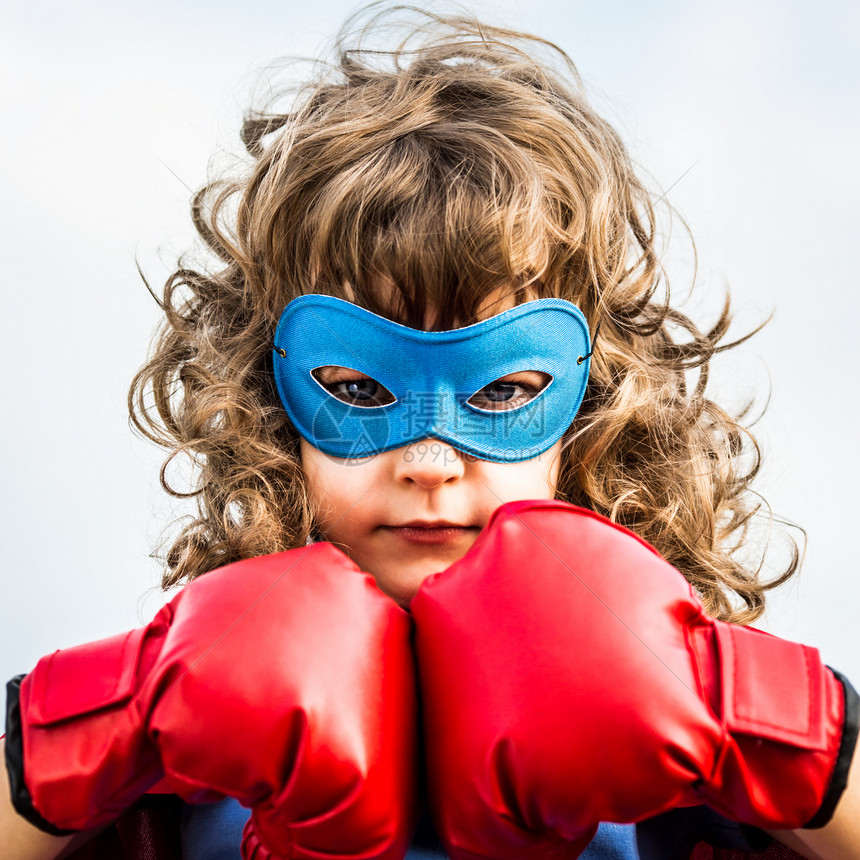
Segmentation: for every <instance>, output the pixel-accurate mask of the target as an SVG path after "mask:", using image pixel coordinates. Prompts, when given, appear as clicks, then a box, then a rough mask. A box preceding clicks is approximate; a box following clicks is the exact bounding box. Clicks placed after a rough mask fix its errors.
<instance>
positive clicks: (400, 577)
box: [375, 562, 447, 609]
mask: <svg viewBox="0 0 860 860" xmlns="http://www.w3.org/2000/svg"><path fill="white" fill-rule="evenodd" d="M446 566H447V565H444V564H443V565H439V564H438V563H437V564H435V565H434V564H430V563H424V564H418V563H414V562H413V563H412V564H411V565H403V566H401V567H400V569H398V570H396V571H393V572H392V573H391V574H390V575H388V576H386V575H385V574H384V573H380V574H378V575H376V574H375V578H376V584H377V585H378V586H379V587H380V588H381V589H382V591H384V592H385V593H386V594H387V595H388V596H389V597H390V598H391V599H392V600H394V601H395V602H396V603H398V604H399V605H400V606H402V607H403V608H404V609H409V604H410V603H411V602H412V598H413V597H415V595H416V594H418V591H419V589H420V588H421V586H422V584H423V583H424V581H425V580H426V579H428V578H429V577H430V576H432V575H433V574H434V573H438V572H439V571H440V570H444V569H445V567H446Z"/></svg>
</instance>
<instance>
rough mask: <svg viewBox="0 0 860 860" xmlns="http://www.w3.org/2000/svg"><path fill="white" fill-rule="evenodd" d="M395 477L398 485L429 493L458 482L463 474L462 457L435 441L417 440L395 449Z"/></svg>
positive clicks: (460, 454)
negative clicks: (401, 482) (404, 483)
mask: <svg viewBox="0 0 860 860" xmlns="http://www.w3.org/2000/svg"><path fill="white" fill-rule="evenodd" d="M397 450H398V451H399V452H400V457H399V458H398V459H397V465H396V472H395V476H396V478H397V480H398V481H404V482H406V483H414V484H419V485H420V486H422V487H424V488H425V489H432V488H433V487H437V486H439V485H440V484H444V483H447V482H449V481H457V480H459V479H460V478H461V477H462V475H463V471H464V460H463V457H464V455H463V454H462V453H461V452H460V451H458V450H457V449H456V448H453V447H452V446H451V445H449V444H448V443H447V442H442V441H440V440H439V439H421V440H420V441H418V442H412V443H411V444H409V445H406V446H405V447H403V448H398V449H397Z"/></svg>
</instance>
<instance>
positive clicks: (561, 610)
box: [411, 501, 858, 860]
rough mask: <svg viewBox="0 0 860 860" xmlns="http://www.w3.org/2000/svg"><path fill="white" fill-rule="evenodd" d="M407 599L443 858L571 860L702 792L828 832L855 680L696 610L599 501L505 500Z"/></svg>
mask: <svg viewBox="0 0 860 860" xmlns="http://www.w3.org/2000/svg"><path fill="white" fill-rule="evenodd" d="M411 608H412V613H413V618H414V620H415V625H416V649H417V653H418V663H419V674H420V679H421V689H422V695H423V701H424V718H425V719H424V726H425V740H426V747H427V768H428V786H429V791H430V801H431V808H432V810H433V812H434V816H435V819H436V823H437V827H438V829H439V832H440V836H441V838H442V840H443V842H444V843H445V845H446V848H447V849H448V852H449V854H450V856H451V857H452V860H473V859H474V858H496V857H512V856H516V857H527V858H549V857H566V858H571V857H577V856H579V854H580V853H581V851H582V850H583V849H584V848H585V846H586V845H587V844H588V842H589V841H590V839H591V837H592V836H593V834H594V831H595V829H596V827H597V825H598V823H599V822H601V821H614V822H635V821H641V820H643V819H645V818H648V817H650V816H653V815H655V814H657V813H660V812H664V811H667V810H669V809H672V808H675V807H679V806H689V805H697V804H703V803H704V804H708V805H709V806H711V807H712V808H714V809H715V810H717V811H718V812H720V813H721V814H723V815H725V816H727V817H729V818H731V819H733V820H735V821H740V822H743V823H748V824H753V825H758V826H760V827H767V828H796V827H800V826H803V825H808V826H810V825H811V826H819V825H822V824H824V823H826V821H827V820H828V819H829V817H830V815H831V814H832V811H833V809H834V807H835V805H836V802H837V801H838V799H839V796H840V794H841V792H842V790H843V789H844V787H845V783H846V781H847V767H848V763H849V762H850V760H851V754H852V752H853V748H854V744H855V742H856V737H857V709H858V708H857V694H856V693H855V692H854V691H853V689H852V688H851V687H850V685H848V684H847V682H844V684H845V686H844V688H843V683H840V680H838V679H837V677H836V676H835V675H834V674H833V673H832V672H831V671H830V670H829V669H828V668H827V667H825V666H824V665H823V664H822V663H821V660H820V658H819V656H818V652H817V651H816V650H815V649H814V648H808V647H805V646H803V645H797V644H794V643H792V642H786V641H784V640H781V639H778V638H776V637H773V636H769V635H767V634H764V633H760V632H758V631H755V630H751V629H747V628H743V627H738V626H734V625H729V624H725V623H723V622H719V621H714V620H713V619H711V618H709V617H708V616H706V615H705V614H704V612H703V610H702V607H701V604H700V602H699V600H698V599H697V598H696V596H695V595H694V593H693V590H692V589H691V587H690V586H689V584H688V583H687V582H686V581H685V579H684V578H683V576H682V575H681V574H680V573H679V572H678V571H677V570H676V569H675V568H674V567H672V566H671V565H670V564H668V563H667V562H666V561H664V560H663V559H662V558H661V557H660V556H659V555H658V554H657V552H656V551H655V550H654V549H653V548H652V547H650V546H649V545H648V544H646V543H645V542H644V541H642V540H640V539H639V538H638V537H636V536H635V535H633V534H632V533H631V532H629V531H627V530H626V529H624V528H621V527H619V526H616V525H613V524H612V523H610V522H609V521H608V520H606V519H604V518H603V517H600V516H598V515H597V514H594V513H592V512H590V511H586V510H583V509H581V508H576V507H574V506H572V505H568V504H566V503H564V502H557V501H534V502H515V503H513V504H508V505H505V506H503V507H502V508H499V509H498V510H497V511H496V512H495V513H494V514H493V516H492V517H491V519H490V522H489V523H488V525H487V527H486V528H485V530H484V532H483V533H482V534H481V535H480V536H479V537H478V539H477V541H476V542H475V543H474V545H473V546H472V547H471V549H470V550H469V552H468V553H466V555H465V556H464V557H463V558H462V559H460V560H459V561H457V562H456V563H455V564H453V565H452V566H451V567H450V568H448V569H447V570H446V571H444V572H442V573H438V574H435V575H434V576H432V577H430V578H429V579H428V580H426V581H425V582H424V584H423V586H422V588H421V590H420V591H419V593H418V595H417V596H416V597H415V599H414V600H413V601H412V607H411ZM843 689H844V694H843ZM846 714H847V715H849V718H848V719H847V721H846ZM843 727H844V728H843Z"/></svg>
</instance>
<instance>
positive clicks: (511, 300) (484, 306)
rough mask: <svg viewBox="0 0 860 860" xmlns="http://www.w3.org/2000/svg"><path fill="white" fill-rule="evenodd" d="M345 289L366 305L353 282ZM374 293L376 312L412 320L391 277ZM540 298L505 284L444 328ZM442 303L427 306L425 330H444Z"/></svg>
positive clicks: (377, 284) (377, 282)
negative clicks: (470, 312) (469, 315)
mask: <svg viewBox="0 0 860 860" xmlns="http://www.w3.org/2000/svg"><path fill="white" fill-rule="evenodd" d="M342 290H343V295H342V296H341V298H344V299H346V300H347V301H349V302H352V303H353V304H358V305H362V306H363V305H364V303H363V302H361V301H360V300H359V296H358V294H357V292H356V290H355V289H354V288H353V287H352V285H351V284H349V283H344V284H343V285H342ZM373 293H374V300H375V302H376V303H377V307H376V308H374V309H373V310H374V312H375V313H379V314H380V315H382V316H385V317H387V318H388V319H390V320H392V321H393V322H397V323H400V324H402V325H409V324H410V323H409V321H408V320H407V319H405V316H406V315H405V311H404V297H403V293H402V292H401V290H400V289H398V287H397V286H396V285H395V284H394V283H393V282H391V281H390V280H387V279H381V278H379V279H376V280H375V281H374V284H373ZM537 298H540V295H539V294H538V292H537V291H536V290H529V289H525V290H523V289H519V290H517V289H516V288H514V287H511V286H508V285H502V286H499V287H497V288H496V289H494V290H492V291H490V292H489V293H487V295H485V296H484V297H483V298H482V299H481V300H480V303H479V304H478V306H477V309H476V311H475V315H474V318H473V319H470V320H459V319H458V318H457V317H454V319H453V320H446V325H445V326H444V328H445V329H452V328H460V327H462V326H464V325H471V324H474V323H477V322H483V321H484V320H487V319H490V317H494V316H496V315H497V314H500V313H502V312H504V311H506V310H510V309H511V308H513V307H516V305H518V304H522V303H523V302H526V301H531V300H533V299H537ZM440 304H441V303H440V302H431V303H429V304H428V306H427V307H426V309H425V313H424V320H423V325H422V326H421V328H423V329H424V331H439V330H441V327H440V325H439V321H440V317H441V315H442V313H443V309H442V308H441V307H440Z"/></svg>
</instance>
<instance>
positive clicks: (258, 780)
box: [6, 543, 418, 860]
mask: <svg viewBox="0 0 860 860" xmlns="http://www.w3.org/2000/svg"><path fill="white" fill-rule="evenodd" d="M410 628H411V623H410V621H409V617H408V615H407V614H406V613H405V612H404V611H403V610H402V609H400V608H399V607H398V606H397V605H396V604H395V603H394V602H393V601H392V600H390V599H389V598H388V597H386V596H385V595H384V594H383V593H382V592H381V591H380V590H379V589H378V588H377V586H376V584H375V582H374V581H373V578H372V577H371V576H369V575H368V574H363V573H362V572H361V571H360V570H359V569H358V568H357V567H356V565H355V564H354V563H353V562H352V561H350V560H349V559H348V558H347V557H346V556H345V555H344V554H343V553H342V552H341V551H340V550H338V549H336V548H335V547H334V546H332V545H331V544H327V543H319V544H315V545H313V546H311V547H307V548H303V549H295V550H290V551H289V552H284V553H280V554H278V555H272V556H266V557H263V558H255V559H250V560H247V561H240V562H237V563H235V564H231V565H228V566H227V567H224V568H221V569H220V570H216V571H212V572H211V573H207V574H206V575H205V576H202V577H200V578H199V579H195V580H194V581H193V582H191V583H189V584H188V585H187V586H186V587H185V588H183V589H182V591H181V592H180V593H179V594H178V595H177V597H175V598H174V599H173V600H172V601H171V602H170V603H169V604H167V605H166V606H165V607H164V608H163V609H161V610H160V611H159V612H158V614H157V615H156V616H155V618H154V620H153V621H152V622H151V623H150V624H149V625H147V626H146V627H144V628H141V629H139V630H134V631H132V632H131V633H127V634H123V635H121V636H115V637H112V638H110V639H105V640H102V641H100V642H94V643H91V644H89V645H82V646H80V647H77V648H70V649H68V650H64V651H57V652H56V653H54V654H52V655H50V656H48V657H45V658H43V659H42V660H40V661H39V663H38V665H37V666H36V668H35V669H34V670H33V671H32V672H31V673H30V674H29V675H27V676H25V677H24V678H23V680H21V681H20V691H19V690H18V689H17V683H16V682H17V681H18V679H16V681H14V682H11V683H10V685H9V705H10V708H9V718H8V720H7V734H8V737H7V741H6V751H7V765H8V768H9V774H10V780H11V787H12V798H13V802H14V803H15V806H16V809H17V810H18V812H19V813H20V814H22V815H24V816H25V817H26V818H28V819H29V820H30V821H31V822H32V823H34V824H35V825H36V826H39V827H42V829H47V830H49V831H51V832H55V833H56V832H57V830H58V829H60V830H61V831H69V830H81V829H87V828H91V827H97V826H99V825H102V824H105V823H107V822H110V821H111V820H113V819H114V818H116V817H117V816H118V815H119V813H120V812H121V811H122V810H123V809H125V808H126V807H127V806H129V805H130V804H131V803H132V802H133V801H134V800H136V799H137V797H139V796H140V795H141V794H142V793H143V792H144V791H146V789H147V788H149V787H150V786H151V785H153V784H154V783H155V782H156V781H157V780H158V779H160V778H161V777H162V775H164V776H165V777H166V780H167V782H168V784H169V785H170V786H171V787H172V788H173V790H174V791H175V792H176V793H177V794H179V795H181V796H182V797H183V798H184V799H186V800H188V801H191V802H203V801H210V800H218V799H220V798H222V797H223V796H225V795H229V796H232V797H235V798H237V799H238V800H239V801H240V802H241V803H242V804H243V805H245V806H249V807H251V808H252V815H251V817H250V819H249V822H248V825H247V826H246V829H245V836H244V840H243V844H242V854H243V856H244V857H245V858H255V860H256V858H259V860H263V858H268V857H272V856H278V855H281V856H284V857H290V858H314V860H320V858H326V857H336V858H338V860H343V858H350V857H352V858H361V860H369V858H385V860H400V858H401V857H402V856H403V854H404V853H405V851H406V848H407V846H408V842H409V839H410V837H411V835H412V830H413V826H414V824H415V817H416V812H417V800H418V797H417V794H418V793H417V754H418V753H417V733H416V718H417V713H416V711H417V705H416V694H415V677H414V675H415V673H414V660H413V656H412V650H411V647H410V641H409V639H410Z"/></svg>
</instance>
